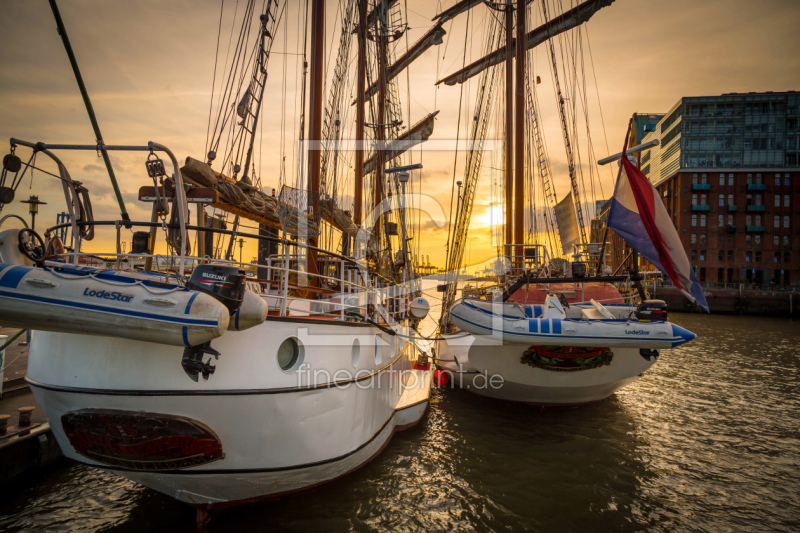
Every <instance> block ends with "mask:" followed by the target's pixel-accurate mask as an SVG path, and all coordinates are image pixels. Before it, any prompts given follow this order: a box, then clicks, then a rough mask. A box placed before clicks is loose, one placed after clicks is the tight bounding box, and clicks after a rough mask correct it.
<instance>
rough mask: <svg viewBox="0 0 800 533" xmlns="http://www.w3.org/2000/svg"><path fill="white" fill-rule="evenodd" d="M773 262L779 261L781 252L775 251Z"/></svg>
mask: <svg viewBox="0 0 800 533" xmlns="http://www.w3.org/2000/svg"><path fill="white" fill-rule="evenodd" d="M772 262H773V263H780V262H781V253H780V252H775V258H774V259H773V260H772Z"/></svg>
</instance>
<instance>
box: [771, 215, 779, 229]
mask: <svg viewBox="0 0 800 533" xmlns="http://www.w3.org/2000/svg"><path fill="white" fill-rule="evenodd" d="M772 225H773V226H775V229H778V228H780V227H781V216H780V215H775V217H774V218H773V219H772Z"/></svg>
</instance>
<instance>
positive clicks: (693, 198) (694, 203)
mask: <svg viewBox="0 0 800 533" xmlns="http://www.w3.org/2000/svg"><path fill="white" fill-rule="evenodd" d="M692 205H697V195H696V194H693V195H692Z"/></svg>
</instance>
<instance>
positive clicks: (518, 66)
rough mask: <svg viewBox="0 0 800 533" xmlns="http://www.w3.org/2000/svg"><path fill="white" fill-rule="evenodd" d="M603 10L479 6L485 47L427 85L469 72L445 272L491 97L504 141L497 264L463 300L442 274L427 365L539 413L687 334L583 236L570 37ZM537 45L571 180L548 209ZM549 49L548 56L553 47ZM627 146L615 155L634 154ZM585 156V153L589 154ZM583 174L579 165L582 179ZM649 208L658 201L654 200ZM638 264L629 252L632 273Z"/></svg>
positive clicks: (593, 2) (600, 387)
mask: <svg viewBox="0 0 800 533" xmlns="http://www.w3.org/2000/svg"><path fill="white" fill-rule="evenodd" d="M612 3H613V0H587V1H584V2H582V3H580V4H578V5H576V6H575V7H573V8H572V9H568V10H565V11H563V12H562V13H559V14H556V16H552V13H551V12H550V11H551V8H552V4H551V3H550V2H546V1H542V2H526V1H524V0H518V1H517V2H507V3H495V4H491V5H489V6H488V8H489V9H493V10H495V11H497V12H498V13H496V14H495V16H494V17H493V20H494V23H493V26H492V29H491V30H490V34H492V35H495V37H494V38H493V39H490V42H489V43H487V48H486V53H485V55H484V56H483V57H482V58H481V59H478V60H477V61H475V62H473V63H471V64H470V65H467V66H465V67H464V68H462V69H460V70H459V71H458V72H455V73H453V74H451V75H449V76H447V77H445V78H443V79H442V80H441V81H440V83H444V84H447V85H453V84H462V86H463V84H464V83H465V82H467V81H468V80H469V79H470V78H472V77H476V76H477V77H478V86H479V88H478V91H477V99H476V102H475V105H474V117H473V118H474V120H473V122H472V128H471V130H470V133H469V135H470V139H469V143H470V151H469V152H468V154H467V163H466V168H465V172H464V173H465V175H464V187H463V192H460V194H459V198H458V201H457V202H456V205H458V206H459V210H458V212H457V213H456V215H455V219H456V220H455V224H453V226H452V229H451V232H450V235H449V238H448V257H447V271H448V272H449V273H452V272H457V271H458V270H459V269H460V268H461V267H462V266H463V265H462V264H463V256H464V248H465V242H466V234H467V231H468V228H469V221H470V218H471V214H472V207H473V202H474V197H475V191H476V187H477V182H478V176H479V174H480V169H481V166H482V164H481V158H482V153H483V146H484V143H485V141H486V138H487V132H488V130H489V123H490V121H491V113H492V110H493V109H494V107H495V105H494V101H495V98H496V95H498V94H505V108H504V111H505V112H504V116H503V118H502V119H501V125H500V126H499V128H500V130H501V131H502V138H503V139H504V157H503V163H504V174H503V179H502V181H501V183H500V185H499V188H500V189H501V190H503V201H504V207H505V224H504V225H503V226H502V229H503V232H502V234H501V235H498V241H500V242H501V244H499V245H498V256H499V257H500V258H504V259H505V264H506V267H504V268H502V269H501V272H499V273H498V274H499V275H498V276H497V277H496V279H497V284H496V286H495V287H494V288H493V289H483V290H481V289H476V288H471V289H470V293H472V294H473V295H469V294H466V293H465V294H463V295H462V298H460V299H457V298H456V296H457V290H458V287H457V279H456V278H455V277H454V276H452V275H450V276H449V277H448V279H447V283H445V284H444V285H443V286H441V290H442V291H443V293H444V294H443V305H442V309H443V314H442V317H441V320H440V323H439V326H440V332H441V336H440V339H439V340H438V342H437V346H436V357H437V359H436V360H437V362H438V364H439V365H440V366H441V367H442V368H443V369H444V370H445V371H447V372H449V373H452V374H453V380H454V381H455V383H457V384H460V385H462V386H463V387H465V388H467V389H468V390H470V391H472V392H475V393H477V394H480V395H484V396H489V397H494V398H499V399H504V400H511V401H518V402H525V403H531V404H537V405H543V406H558V405H580V404H586V403H591V402H595V401H599V400H602V399H605V398H607V397H609V396H610V395H611V394H613V393H614V392H615V391H616V390H618V389H619V388H620V387H623V386H625V385H626V384H628V383H630V382H632V381H633V380H635V379H636V378H637V377H639V376H641V375H642V373H643V372H645V371H646V370H647V369H649V368H650V367H651V366H652V365H653V364H655V362H656V360H657V359H658V357H659V353H660V350H662V349H665V348H672V347H675V346H679V345H681V344H683V343H685V342H688V341H689V340H691V339H693V338H694V334H693V333H691V332H689V331H687V330H685V329H683V328H680V327H679V326H676V325H674V324H671V323H669V322H667V321H666V320H667V313H666V307H665V305H664V304H663V302H661V301H654V300H649V298H648V296H647V294H646V293H645V291H644V289H643V287H642V285H641V278H640V276H639V274H638V271H637V269H636V267H635V266H634V267H632V268H630V269H628V270H627V271H625V272H624V273H622V274H621V275H614V274H615V273H614V272H611V271H610V269H607V267H606V266H605V262H604V251H605V244H604V242H605V237H603V241H602V242H597V243H592V242H589V241H588V239H587V237H586V224H585V220H584V218H585V217H584V214H583V211H584V210H585V207H584V206H583V201H582V196H583V193H584V192H585V190H586V187H585V186H584V185H583V181H584V176H583V174H582V172H581V165H580V152H579V151H578V149H577V132H578V128H577V118H576V117H577V116H578V115H579V114H581V112H583V114H584V119H585V121H586V131H587V135H588V132H589V131H590V128H589V125H588V120H589V118H588V117H589V114H588V111H587V108H586V100H585V96H586V87H585V82H584V85H583V86H581V85H578V83H577V81H576V80H577V79H583V80H585V77H586V76H585V72H584V71H583V68H584V67H583V65H584V62H583V61H582V60H581V58H579V57H578V56H579V55H580V54H581V53H582V52H581V50H583V34H581V31H580V30H581V25H582V24H584V23H585V22H586V21H588V20H589V19H590V18H591V17H592V16H593V15H594V14H595V13H596V12H597V11H599V10H600V9H602V8H605V7H607V6H609V5H610V4H612ZM476 5H477V2H467V1H465V2H459V3H457V4H456V5H455V6H454V7H453V8H451V9H449V10H447V11H445V12H443V13H442V14H441V15H440V16H441V17H454V16H457V15H458V14H460V13H463V12H466V11H468V10H470V9H473V8H474V7H475V6H476ZM536 18H538V19H539V20H540V21H541V24H540V25H539V26H537V27H533V28H529V26H532V24H529V23H528V21H533V20H534V19H536ZM565 32H570V36H569V37H568V38H565V40H566V41H567V45H566V46H564V43H563V42H562V43H556V40H557V39H560V38H561V37H559V36H562V34H564V33H565ZM587 38H588V37H587ZM540 44H542V45H546V47H545V56H546V58H547V63H549V64H550V67H551V71H550V72H551V74H552V81H553V89H554V95H555V97H556V105H555V107H556V109H557V112H558V115H559V122H560V126H561V132H562V136H563V144H564V147H565V151H566V156H567V168H568V173H569V178H570V185H571V191H570V193H569V194H567V195H566V196H565V197H564V199H563V200H561V201H560V202H559V201H558V199H557V198H558V197H557V196H556V191H555V184H554V182H553V176H552V170H551V168H550V163H549V159H548V156H547V150H546V143H545V142H544V139H543V133H542V127H541V123H540V122H541V117H540V105H539V99H538V93H537V84H538V83H539V82H540V76H533V75H532V73H531V56H530V55H529V53H528V51H529V50H532V49H533V48H535V47H536V46H538V45H540ZM557 45H559V46H560V48H561V54H558V53H557V52H556V46H557ZM559 58H561V64H562V65H561V66H563V67H564V68H562V69H561V70H562V75H566V76H571V77H572V92H567V93H566V94H565V92H564V91H562V88H561V83H560V81H559V66H560V65H559ZM565 58H566V59H565ZM569 61H571V63H569V65H568V66H566V65H564V63H566V62H569ZM501 69H503V70H504V75H503V73H502V71H501ZM563 71H566V72H563ZM503 81H505V87H504V91H503V86H502V85H503V83H502V82H503ZM578 102H580V103H581V105H582V108H579V107H577V105H578ZM626 142H627V141H626ZM590 147H591V144H590ZM627 148H628V147H627V145H626V150H623V152H624V153H633V152H635V151H636V150H637V148H636V147H633V148H632V151H629V150H627ZM618 156H619V157H618V158H617V159H619V158H622V157H627V156H625V155H624V154H618ZM589 157H593V151H592V149H591V148H590V149H589ZM589 166H590V167H592V165H589ZM621 168H622V167H621ZM626 176H627V174H626ZM594 178H595V176H594V174H593V172H592V171H591V170H590V172H589V179H590V180H591V179H594ZM618 179H619V178H618ZM534 184H536V185H534ZM535 195H539V198H535V197H534V196H535ZM655 201H656V202H657V203H660V200H659V199H658V198H656V200H655ZM526 213H527V214H526ZM638 224H640V225H641V224H642V221H641V220H639V222H638ZM669 224H670V226H671V222H669ZM672 231H673V232H674V227H673V228H672ZM645 238H647V235H645ZM559 240H560V242H561V247H559V246H558V242H559ZM678 250H680V247H679V248H678ZM673 252H675V250H674V249H673ZM681 253H682V252H681ZM684 255H685V254H684ZM564 256H566V259H565V258H564ZM656 261H657V258H656ZM637 262H638V261H637V260H636V259H635V258H634V265H636V264H637ZM686 263H687V264H688V261H686ZM618 284H625V285H626V286H627V287H628V289H631V288H635V290H636V292H637V296H638V300H637V299H636V298H635V297H634V296H633V294H632V292H633V291H631V290H629V291H627V292H626V296H625V297H623V295H622V294H621V293H620V290H619V288H618V286H617V285H618ZM479 294H482V295H483V297H481V296H479ZM493 377H496V378H497V379H496V380H493V379H492V378H493Z"/></svg>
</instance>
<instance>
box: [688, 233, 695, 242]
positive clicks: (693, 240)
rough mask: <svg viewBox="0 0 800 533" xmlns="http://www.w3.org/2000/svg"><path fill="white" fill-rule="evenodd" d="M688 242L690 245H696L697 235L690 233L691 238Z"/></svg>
mask: <svg viewBox="0 0 800 533" xmlns="http://www.w3.org/2000/svg"><path fill="white" fill-rule="evenodd" d="M689 242H690V243H692V244H697V233H692V237H691V238H690V239H689Z"/></svg>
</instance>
